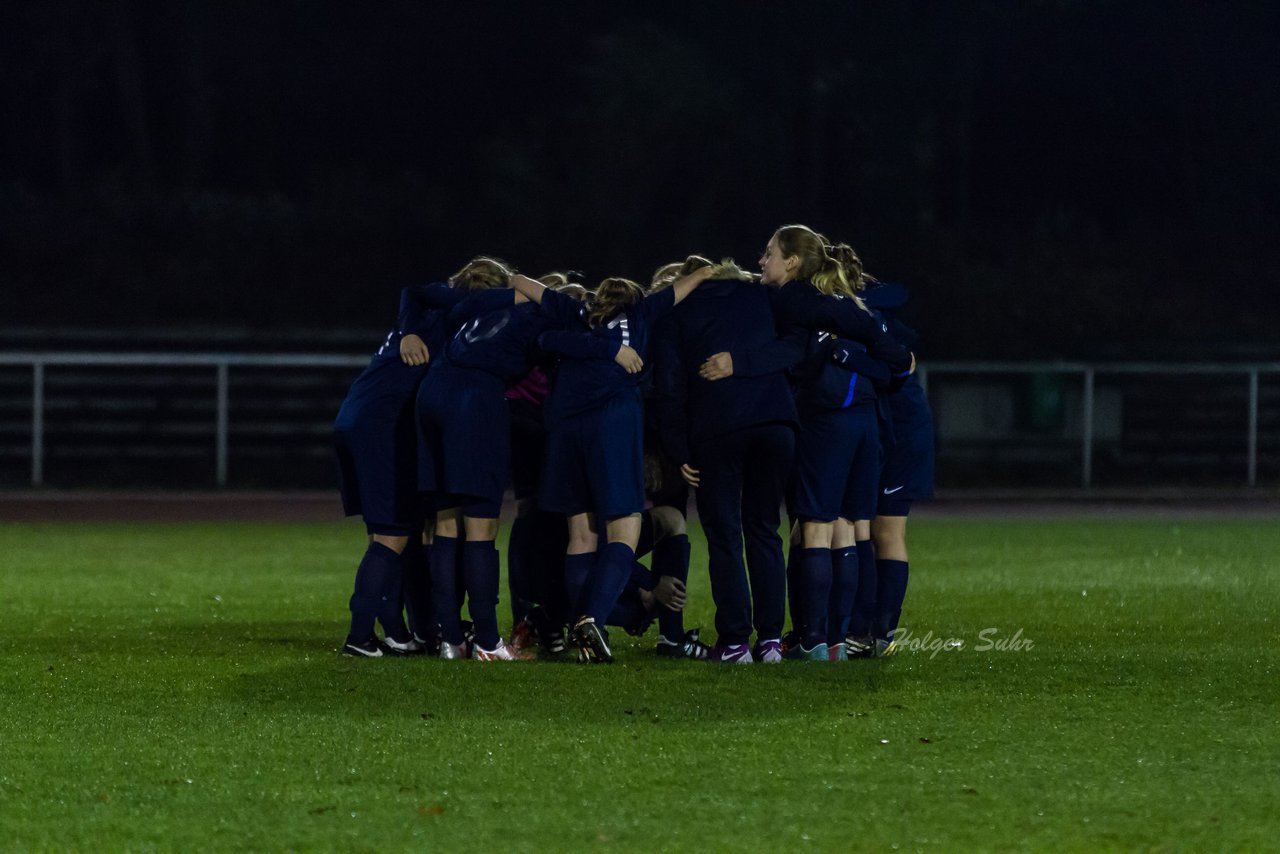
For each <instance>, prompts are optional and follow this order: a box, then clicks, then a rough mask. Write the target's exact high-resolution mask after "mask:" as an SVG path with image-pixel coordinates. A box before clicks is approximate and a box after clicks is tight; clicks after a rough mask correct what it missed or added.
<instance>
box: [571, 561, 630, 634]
mask: <svg viewBox="0 0 1280 854" xmlns="http://www.w3.org/2000/svg"><path fill="white" fill-rule="evenodd" d="M597 555H598V557H597V560H596V568H595V571H594V572H593V573H591V577H590V578H588V579H587V586H586V588H585V589H584V590H583V593H582V597H583V602H582V612H583V614H585V615H586V616H588V617H591V618H592V619H594V620H595V621H596V622H597V623H599V624H600V625H602V626H603V625H604V624H605V621H606V620H607V619H608V617H609V612H610V611H612V610H613V606H614V605H616V604H617V602H618V597H619V596H621V595H622V591H623V590H624V589H626V586H627V581H628V580H629V579H630V578H631V566H632V564H634V563H635V562H636V553H635V551H633V550H632V548H631V546H629V545H627V544H626V543H609V544H607V545H606V546H605V547H604V548H603V549H601V550H600V551H599V552H597Z"/></svg>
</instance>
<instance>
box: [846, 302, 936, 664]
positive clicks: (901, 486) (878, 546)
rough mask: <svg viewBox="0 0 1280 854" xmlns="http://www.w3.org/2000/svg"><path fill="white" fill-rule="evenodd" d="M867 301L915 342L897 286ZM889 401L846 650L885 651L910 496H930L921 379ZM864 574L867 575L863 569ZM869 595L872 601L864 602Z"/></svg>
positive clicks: (903, 574)
mask: <svg viewBox="0 0 1280 854" xmlns="http://www.w3.org/2000/svg"><path fill="white" fill-rule="evenodd" d="M864 298H865V299H866V302H867V305H868V306H869V307H871V308H872V309H874V310H876V311H878V312H879V313H880V314H881V315H882V316H883V317H884V319H885V321H886V323H887V325H888V328H889V332H890V334H891V335H893V337H894V338H895V339H896V340H898V341H900V342H902V343H904V344H907V345H909V346H912V347H914V346H915V342H916V340H917V337H918V336H917V335H916V333H915V331H914V330H912V329H911V328H910V327H908V326H906V325H905V324H904V323H902V322H901V320H899V319H898V312H899V311H900V310H901V308H902V307H903V305H905V304H906V301H907V291H906V288H904V287H902V286H901V285H896V284H888V283H880V282H873V283H871V284H870V285H869V286H868V288H867V290H866V292H865V294H864ZM884 400H885V402H886V403H887V406H886V407H885V409H886V415H887V418H886V419H885V427H886V429H885V430H883V431H882V435H881V443H880V444H881V447H882V449H883V451H884V466H883V468H882V470H881V473H880V494H879V497H878V505H877V508H876V518H875V520H874V521H873V522H872V524H871V534H872V539H873V540H874V541H875V574H874V584H873V585H872V586H873V588H874V589H873V590H872V591H868V593H869V594H870V595H869V596H864V595H863V591H862V590H861V587H860V588H859V594H858V598H859V600H860V604H863V607H861V608H858V609H855V611H854V615H853V621H852V623H851V625H850V629H849V638H848V640H847V641H846V646H848V647H849V649H850V654H855V653H857V654H862V655H888V654H890V653H892V651H893V649H894V646H893V636H894V633H895V631H896V630H897V628H898V620H899V618H900V616H901V614H902V602H903V600H904V598H905V597H906V592H907V574H908V573H907V515H908V514H909V513H910V512H911V505H912V502H914V501H919V500H923V499H928V498H932V497H933V459H934V447H933V413H932V411H931V410H930V408H929V399H928V396H927V395H926V394H925V389H924V387H923V386H922V385H921V384H920V381H919V378H918V377H917V376H916V375H915V374H912V375H911V376H910V377H908V378H907V379H906V381H905V383H903V384H902V385H901V386H900V387H896V388H894V387H891V389H890V390H889V392H888V393H887V394H886V395H885V396H884ZM861 578H862V579H864V580H865V579H867V575H866V574H865V573H863V574H861ZM868 599H869V600H870V601H871V602H872V603H874V604H872V605H871V606H869V607H868V606H867V605H866V604H865V603H866V602H867V601H868Z"/></svg>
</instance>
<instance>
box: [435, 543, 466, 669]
mask: <svg viewBox="0 0 1280 854" xmlns="http://www.w3.org/2000/svg"><path fill="white" fill-rule="evenodd" d="M431 586H432V595H431V598H432V601H433V604H434V605H435V614H436V622H437V623H439V624H440V638H441V640H443V641H445V642H446V643H451V644H454V645H455V646H457V645H459V644H461V643H462V619H461V617H460V616H459V613H458V608H459V604H458V603H459V599H460V597H461V595H462V591H461V590H460V589H459V585H458V538H457V537H442V536H440V535H439V534H436V539H435V542H434V543H432V544H431Z"/></svg>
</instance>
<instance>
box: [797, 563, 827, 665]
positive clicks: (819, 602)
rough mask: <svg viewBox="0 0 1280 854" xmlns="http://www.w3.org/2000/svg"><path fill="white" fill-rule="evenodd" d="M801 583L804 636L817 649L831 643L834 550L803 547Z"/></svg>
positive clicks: (802, 630)
mask: <svg viewBox="0 0 1280 854" xmlns="http://www.w3.org/2000/svg"><path fill="white" fill-rule="evenodd" d="M800 583H801V593H802V595H803V599H804V601H803V604H802V605H801V611H802V615H801V619H802V621H803V628H802V629H801V637H802V638H803V643H804V645H805V647H807V648H809V649H813V648H814V647H815V646H817V645H818V644H820V643H826V642H827V609H828V602H829V600H830V597H831V549H801V550H800Z"/></svg>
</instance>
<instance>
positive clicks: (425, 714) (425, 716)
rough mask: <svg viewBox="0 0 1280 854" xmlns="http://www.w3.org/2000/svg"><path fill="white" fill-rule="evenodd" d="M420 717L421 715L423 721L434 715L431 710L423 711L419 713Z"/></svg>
mask: <svg viewBox="0 0 1280 854" xmlns="http://www.w3.org/2000/svg"><path fill="white" fill-rule="evenodd" d="M421 717H422V719H423V720H424V721H429V720H431V719H432V718H434V717H435V715H433V714H432V713H431V712H423V713H422V715H421Z"/></svg>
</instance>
